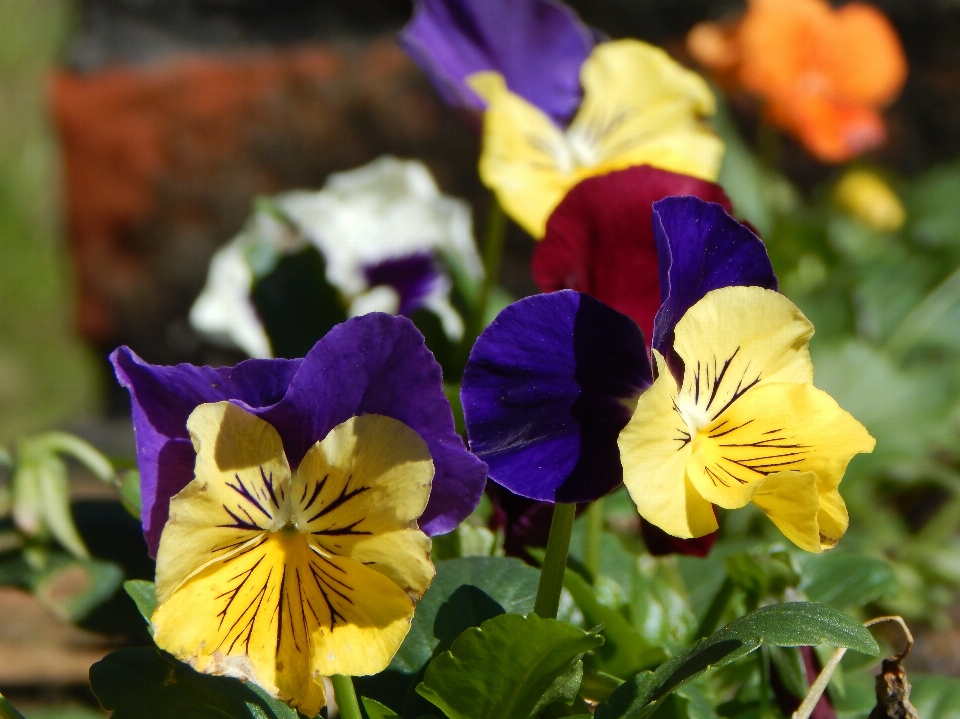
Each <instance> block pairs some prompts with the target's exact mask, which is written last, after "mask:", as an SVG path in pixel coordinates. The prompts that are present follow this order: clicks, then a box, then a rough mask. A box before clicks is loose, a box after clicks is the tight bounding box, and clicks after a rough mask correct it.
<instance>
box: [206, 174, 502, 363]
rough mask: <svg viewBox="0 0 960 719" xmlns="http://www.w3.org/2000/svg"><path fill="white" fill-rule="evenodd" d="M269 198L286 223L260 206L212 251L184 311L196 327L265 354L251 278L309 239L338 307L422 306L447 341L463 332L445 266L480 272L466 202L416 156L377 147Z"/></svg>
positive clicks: (400, 309)
mask: <svg viewBox="0 0 960 719" xmlns="http://www.w3.org/2000/svg"><path fill="white" fill-rule="evenodd" d="M271 203H272V204H271V206H272V212H273V213H276V214H278V215H279V216H280V217H282V218H283V220H286V222H284V221H283V220H280V219H277V217H275V216H273V215H272V214H271V213H270V212H266V211H262V210H261V211H259V212H257V213H256V214H255V216H254V218H252V219H251V221H250V222H248V225H247V227H245V228H244V231H243V232H241V233H240V234H239V235H238V236H237V237H236V238H235V239H234V240H233V241H231V242H230V243H229V244H228V245H227V246H225V247H224V248H222V249H221V250H220V251H219V252H218V253H217V254H216V255H215V256H214V258H213V260H212V261H211V264H210V272H209V275H208V279H207V286H206V288H205V289H204V291H203V293H202V294H201V295H200V297H199V298H198V299H197V301H196V303H195V304H194V307H193V309H192V310H191V313H190V321H191V323H192V324H193V326H194V327H195V328H196V329H198V330H200V331H201V332H203V333H204V334H206V335H208V336H211V337H213V338H215V339H221V340H227V341H229V342H231V343H232V344H234V345H236V346H239V347H240V348H241V349H243V350H244V351H246V352H247V353H248V354H250V356H252V357H264V356H270V343H269V339H268V338H267V335H266V333H265V331H264V329H263V326H262V324H261V323H260V320H259V318H258V316H257V313H256V310H255V308H254V306H253V303H252V301H251V299H250V290H251V287H252V286H253V283H254V281H255V278H259V277H262V276H263V275H264V274H266V273H267V272H268V271H269V269H270V268H272V266H273V265H274V264H275V262H276V259H277V258H278V257H279V256H280V255H282V254H292V253H294V252H297V251H300V250H302V249H303V247H304V244H305V243H310V244H312V245H313V246H314V247H316V249H317V250H318V251H319V252H320V254H321V255H322V256H323V258H324V261H325V263H326V279H327V281H328V282H329V283H330V284H331V285H332V286H333V287H334V288H336V289H337V291H338V292H339V293H340V296H341V298H342V300H343V303H344V307H345V309H346V311H347V314H349V315H351V316H356V315H361V314H365V313H367V312H389V313H391V314H412V313H413V312H414V311H416V310H417V309H420V308H424V309H427V310H429V311H431V312H433V313H434V314H435V315H436V316H437V317H438V319H439V320H440V323H441V325H442V326H443V329H444V332H445V333H446V334H447V336H448V337H449V338H450V339H451V340H454V341H457V340H460V339H461V338H462V337H463V333H464V324H463V319H462V318H461V317H460V315H459V313H458V312H457V311H456V309H454V307H453V305H452V304H451V303H450V290H451V288H452V285H453V283H452V281H451V279H450V276H449V274H448V272H449V271H453V272H456V273H458V274H459V275H462V276H464V277H466V278H468V279H469V280H470V281H471V282H473V283H477V282H479V281H480V280H481V279H482V277H483V264H482V262H481V261H480V257H479V256H478V254H477V250H476V245H475V243H474V240H473V231H472V219H471V212H470V206H469V205H468V204H467V203H466V202H465V201H463V200H460V199H456V198H453V197H449V196H446V195H443V194H441V192H440V190H439V188H438V187H437V185H436V182H435V181H434V179H433V177H432V176H431V175H430V172H429V170H428V169H427V168H426V167H425V166H424V165H423V164H422V163H420V162H417V161H414V160H399V159H397V158H395V157H390V156H384V157H381V158H379V159H377V160H374V161H373V162H371V163H369V164H367V165H364V166H363V167H360V168H357V169H355V170H351V171H348V172H340V173H335V174H333V175H330V177H329V178H328V179H327V182H326V183H325V184H324V186H323V189H321V190H319V191H306V190H295V191H292V192H285V193H282V194H280V195H277V196H276V197H274V198H273V199H272V201H271ZM264 257H266V258H267V260H266V261H264ZM257 265H259V267H258V266H257Z"/></svg>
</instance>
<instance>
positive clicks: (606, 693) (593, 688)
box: [580, 669, 623, 703]
mask: <svg viewBox="0 0 960 719" xmlns="http://www.w3.org/2000/svg"><path fill="white" fill-rule="evenodd" d="M621 684H623V680H622V679H619V678H617V677H615V676H612V675H610V674H604V673H603V672H598V671H596V670H595V669H586V670H584V672H583V681H581V682H580V696H582V697H584V698H586V699H589V700H590V701H592V702H597V703H598V702H605V701H607V699H609V698H610V695H611V694H613V693H614V692H615V691H616V690H617V689H619V688H620V685H621Z"/></svg>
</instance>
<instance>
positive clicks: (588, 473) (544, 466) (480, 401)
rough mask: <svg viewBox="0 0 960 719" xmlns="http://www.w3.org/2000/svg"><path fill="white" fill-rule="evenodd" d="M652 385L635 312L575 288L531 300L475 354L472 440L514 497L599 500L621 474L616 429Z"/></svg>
mask: <svg viewBox="0 0 960 719" xmlns="http://www.w3.org/2000/svg"><path fill="white" fill-rule="evenodd" d="M650 382H651V371H650V364H649V361H648V360H647V354H646V349H645V346H644V339H643V333H642V332H641V331H640V328H639V327H637V325H636V323H635V322H634V321H633V320H631V319H630V318H629V317H627V316H626V315H622V314H620V313H619V312H617V311H616V310H613V309H611V308H609V307H607V306H606V305H604V304H603V303H602V302H599V301H597V300H595V299H593V298H592V297H590V296H589V295H586V294H582V293H580V292H574V291H572V290H562V291H560V292H553V293H550V294H545V295H534V296H533V297H528V298H526V299H523V300H520V301H519V302H515V303H514V304H512V305H510V306H509V307H507V308H506V309H504V310H503V311H502V312H501V313H500V314H499V315H498V317H497V319H496V320H494V322H493V323H492V324H491V325H490V326H489V327H488V328H487V329H486V330H484V332H483V334H482V335H480V337H479V339H477V342H476V344H475V345H474V347H473V350H472V351H471V353H470V359H469V360H468V362H467V367H466V370H465V371H464V375H463V388H462V390H461V395H460V396H461V399H462V401H463V412H464V419H465V421H466V425H467V435H468V436H469V438H470V447H471V448H472V449H473V450H474V451H475V452H476V453H477V455H478V456H480V457H481V458H482V459H483V460H484V461H485V462H487V463H488V465H489V467H490V478H491V479H493V480H494V481H496V482H497V483H498V484H501V485H503V486H504V487H506V488H507V489H509V490H510V491H512V492H514V493H515V494H519V495H520V496H523V497H528V498H530V499H538V500H542V501H549V502H589V501H593V500H595V499H598V498H599V497H602V496H603V495H605V494H607V493H608V492H610V491H611V490H612V489H614V488H615V487H617V486H618V485H619V484H620V483H621V481H622V474H623V470H622V468H621V465H620V453H619V450H618V447H617V436H618V435H619V434H620V430H622V429H623V428H624V427H625V426H626V424H627V422H628V421H629V419H630V414H631V411H630V409H629V407H628V401H629V400H631V399H635V398H636V397H638V396H639V395H640V393H641V392H642V391H643V390H644V389H646V388H647V387H648V386H649V385H650Z"/></svg>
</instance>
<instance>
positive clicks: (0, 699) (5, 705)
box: [0, 694, 24, 719]
mask: <svg viewBox="0 0 960 719" xmlns="http://www.w3.org/2000/svg"><path fill="white" fill-rule="evenodd" d="M0 717H2V719H24V717H23V714H21V713H20V712H18V711H17V710H16V708H15V707H14V706H13V704H11V703H10V702H8V701H7V699H6V697H4V696H3V695H2V694H0Z"/></svg>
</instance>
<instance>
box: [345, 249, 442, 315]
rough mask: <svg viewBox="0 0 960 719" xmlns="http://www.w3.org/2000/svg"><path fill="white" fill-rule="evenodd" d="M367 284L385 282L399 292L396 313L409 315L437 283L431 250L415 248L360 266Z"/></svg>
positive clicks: (421, 303) (383, 283) (437, 270)
mask: <svg viewBox="0 0 960 719" xmlns="http://www.w3.org/2000/svg"><path fill="white" fill-rule="evenodd" d="M363 274H364V277H366V279H367V284H368V285H369V286H370V287H376V286H377V285H388V286H390V287H392V288H393V289H394V290H396V292H397V294H398V295H399V296H400V308H399V312H398V314H401V315H407V316H409V315H411V314H413V313H414V312H416V311H417V310H418V309H420V308H421V307H423V302H424V300H425V299H426V298H427V297H428V296H429V295H430V293H431V292H432V291H433V289H434V288H435V287H436V285H437V281H438V279H439V277H440V270H439V268H438V267H437V260H436V258H434V256H433V253H431V252H415V253H414V254H412V255H407V256H405V257H393V258H391V259H389V260H384V261H383V262H378V263H377V264H375V265H368V266H366V267H364V268H363Z"/></svg>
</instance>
